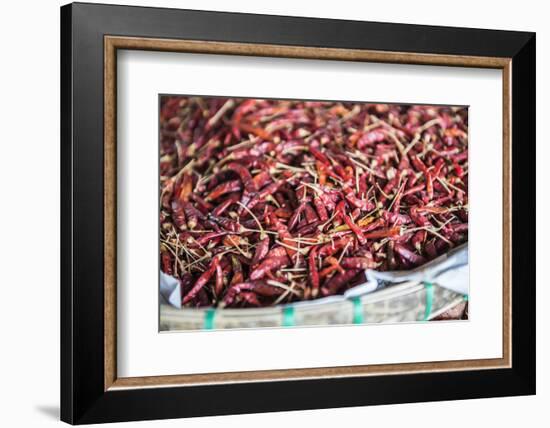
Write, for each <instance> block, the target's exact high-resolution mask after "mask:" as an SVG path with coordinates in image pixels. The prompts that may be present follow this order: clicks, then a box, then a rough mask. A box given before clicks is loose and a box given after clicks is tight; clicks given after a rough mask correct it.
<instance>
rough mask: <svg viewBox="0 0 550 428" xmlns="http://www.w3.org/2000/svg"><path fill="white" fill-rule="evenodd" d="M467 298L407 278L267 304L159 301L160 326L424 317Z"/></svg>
mask: <svg viewBox="0 0 550 428" xmlns="http://www.w3.org/2000/svg"><path fill="white" fill-rule="evenodd" d="M464 300H465V296H463V295H461V294H458V293H455V292H453V291H451V290H448V289H446V288H443V287H440V286H438V285H437V284H431V283H418V282H411V281H409V282H405V283H402V284H397V285H393V286H390V287H387V288H384V289H381V290H379V291H375V292H372V293H369V294H366V295H363V296H355V297H352V298H348V297H346V296H331V297H327V298H323V299H318V300H314V301H308V302H297V303H292V304H287V305H278V306H275V307H267V308H242V309H231V308H227V309H212V308H206V309H187V308H182V309H178V308H174V307H172V306H169V305H166V304H162V305H161V307H160V329H161V330H162V331H167V330H202V329H206V330H211V329H229V328H231V329H235V328H237V329H239V328H241V329H242V328H265V327H290V326H322V325H334V324H338V325H342V324H368V323H398V322H414V321H427V320H430V319H433V318H435V317H437V316H438V315H440V314H442V313H444V312H446V311H447V310H449V309H451V308H453V307H454V306H456V305H458V304H460V303H461V302H463V301H464Z"/></svg>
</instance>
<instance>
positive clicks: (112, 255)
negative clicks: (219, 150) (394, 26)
mask: <svg viewBox="0 0 550 428" xmlns="http://www.w3.org/2000/svg"><path fill="white" fill-rule="evenodd" d="M118 49H129V50H147V51H168V52H184V53H204V54H218V55H248V56H264V57H282V58H301V59H325V60H340V61H363V62H378V63H398V64H418V65H441V66H456V67H476V68H494V69H501V70H502V82H503V87H502V91H503V110H502V113H503V117H502V119H503V123H502V124H503V135H502V138H503V159H502V161H503V177H502V178H503V218H502V220H503V231H502V232H503V254H502V256H503V308H502V314H503V323H502V335H503V340H502V344H503V349H502V358H492V359H475V360H459V361H433V362H422V363H404V364H377V365H359V366H342V367H322V368H305V369H282V370H261V371H246V372H227V373H205V374H187V375H170V376H147V377H128V378H119V377H118V376H117V367H116V364H117V357H116V327H117V325H116V236H117V235H116V223H117V221H116V188H117V186H116V177H117V171H116V128H117V127H116V123H117V118H116V88H117V86H116V85H117V74H116V66H117V56H116V54H117V50H118ZM511 78H512V60H511V58H496V57H477V56H460V55H438V54H418V53H406V52H382V51H369V50H360V49H335V48H318V47H301V46H280V45H266V44H248V43H231V42H210V41H191V40H169V39H154V38H138V37H119V36H105V37H104V214H105V220H104V229H105V232H104V234H105V235H104V241H105V243H104V281H105V282H104V328H105V333H104V345H105V347H104V388H105V391H107V390H112V389H127V388H143V387H164V386H193V385H204V384H220V383H237V382H239V383H243V382H261V381H271V380H277V381H281V380H298V379H313V378H338V377H360V376H371V375H383V374H386V375H392V374H405V373H420V372H442V371H457V370H472V369H475V370H480V369H496V368H509V367H511V362H512V355H511V340H512V312H511V292H512V290H511V286H512V283H511V281H512V266H511V263H512V259H511V251H512V242H511V240H512V231H511V228H512V223H511V221H512V205H511V192H512V170H511V124H512V122H511V115H512V110H511Z"/></svg>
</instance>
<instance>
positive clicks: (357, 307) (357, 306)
mask: <svg viewBox="0 0 550 428" xmlns="http://www.w3.org/2000/svg"><path fill="white" fill-rule="evenodd" d="M351 301H352V303H353V323H354V324H363V305H362V304H361V298H360V297H354V298H353V299H352V300H351Z"/></svg>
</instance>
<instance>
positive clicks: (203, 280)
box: [160, 96, 468, 307]
mask: <svg viewBox="0 0 550 428" xmlns="http://www.w3.org/2000/svg"><path fill="white" fill-rule="evenodd" d="M160 173H161V177H160V185H161V189H160V193H161V198H160V226H161V227H160V259H161V269H162V271H163V272H164V273H166V274H168V275H172V276H174V277H175V278H177V279H178V280H179V281H180V283H181V289H182V303H183V305H184V306H189V307H202V306H228V307H257V306H269V305H275V304H279V303H287V302H292V301H298V300H307V299H314V298H319V297H323V296H328V295H333V294H341V293H343V292H344V291H345V290H346V289H348V288H349V287H351V286H353V285H356V284H357V283H359V282H361V281H362V279H363V275H364V270H365V269H377V270H381V271H387V270H407V269H411V268H414V267H416V266H419V265H422V264H423V263H425V262H426V261H428V260H430V259H433V258H434V257H437V256H438V255H440V254H443V253H445V252H447V251H448V250H449V249H450V248H452V247H453V246H456V245H458V244H461V243H463V242H465V241H467V239H468V115H467V109H466V108H463V107H441V106H422V105H392V104H364V103H352V102H304V101H281V100H260V99H230V98H214V97H212V98H198V97H180V96H169V97H162V99H161V111H160Z"/></svg>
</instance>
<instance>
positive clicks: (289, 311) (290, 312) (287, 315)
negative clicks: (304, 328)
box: [283, 306, 294, 327]
mask: <svg viewBox="0 0 550 428" xmlns="http://www.w3.org/2000/svg"><path fill="white" fill-rule="evenodd" d="M292 326H294V307H293V306H286V307H284V308H283V327H292Z"/></svg>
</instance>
